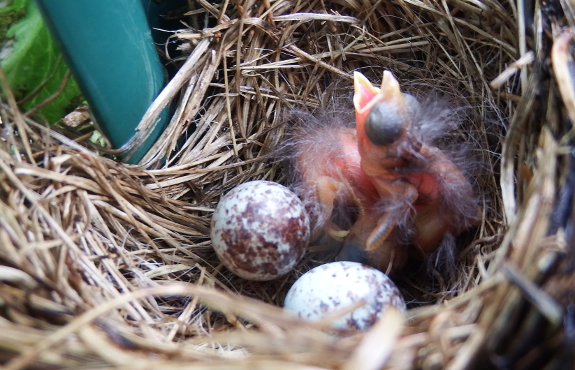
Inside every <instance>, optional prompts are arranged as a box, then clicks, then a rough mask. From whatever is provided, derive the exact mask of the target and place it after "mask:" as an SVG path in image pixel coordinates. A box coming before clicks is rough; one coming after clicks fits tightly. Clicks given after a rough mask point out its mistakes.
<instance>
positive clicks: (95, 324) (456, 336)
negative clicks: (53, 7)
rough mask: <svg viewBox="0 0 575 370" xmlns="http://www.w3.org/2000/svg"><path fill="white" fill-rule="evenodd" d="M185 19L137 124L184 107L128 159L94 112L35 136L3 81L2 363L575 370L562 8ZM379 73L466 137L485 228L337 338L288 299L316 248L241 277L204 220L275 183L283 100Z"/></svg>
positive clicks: (337, 10)
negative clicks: (266, 276) (100, 137)
mask: <svg viewBox="0 0 575 370" xmlns="http://www.w3.org/2000/svg"><path fill="white" fill-rule="evenodd" d="M181 20H182V21H183V23H182V29H181V30H180V31H178V32H175V33H174V34H173V36H172V41H175V42H178V43H179V44H180V45H181V49H182V50H184V52H185V56H184V57H179V58H176V59H175V60H173V63H174V64H176V65H178V66H179V72H178V73H177V74H176V75H175V76H174V78H173V79H172V80H171V82H170V83H169V84H168V86H167V87H166V88H165V90H164V91H163V92H162V94H160V96H159V97H158V98H157V99H156V101H155V102H154V103H153V104H152V106H151V107H150V109H149V111H148V113H147V114H146V116H145V117H144V118H143V120H142V122H141V124H140V128H141V132H142V133H145V132H146V131H147V130H148V129H149V128H150V127H152V126H153V123H154V122H155V118H156V117H157V116H158V114H159V112H160V111H161V110H162V108H163V107H164V106H165V105H166V104H168V103H170V102H171V103H172V104H173V106H175V107H176V108H177V109H176V111H175V114H174V117H173V118H172V120H171V122H170V124H169V126H168V127H167V129H166V130H165V133H164V135H163V136H162V137H161V139H160V140H158V142H157V143H156V145H155V146H154V148H153V149H152V150H151V151H150V152H149V153H148V154H147V155H146V157H145V158H144V159H143V160H142V163H141V164H140V165H137V166H136V165H125V164H122V163H119V162H116V161H114V160H113V156H112V155H118V154H120V153H121V151H120V152H118V151H111V150H109V149H106V148H102V147H98V146H96V145H95V144H94V143H92V142H90V141H89V140H87V138H88V137H90V135H91V132H90V130H93V125H81V127H78V128H76V129H71V128H66V127H63V126H62V125H60V127H47V126H46V125H45V124H43V123H42V120H41V118H38V117H35V118H34V119H32V116H33V114H32V113H33V112H28V113H27V112H21V111H19V109H18V105H17V102H16V101H15V100H14V98H13V96H12V94H11V93H10V90H9V88H8V87H7V85H6V81H5V78H2V81H1V82H2V86H3V91H4V94H3V98H2V101H1V104H0V118H1V124H0V128H1V130H0V363H1V364H2V365H3V366H4V368H5V369H10V370H15V369H62V368H70V369H72V368H73V369H95V368H101V369H104V368H109V369H230V370H239V369H290V370H304V369H306V370H308V369H309V370H311V369H318V370H319V369H364V370H371V369H381V368H385V369H452V370H454V369H472V368H478V369H488V368H498V369H528V368H534V369H543V368H545V369H560V368H566V367H571V366H572V357H573V355H572V353H573V344H574V342H573V340H574V338H575V332H574V330H575V326H574V325H575V321H574V320H575V316H574V307H575V306H573V303H574V302H573V288H574V285H573V284H574V283H575V280H574V277H573V269H574V268H575V265H574V264H573V263H574V262H575V259H574V255H573V247H574V245H573V235H572V233H573V218H572V206H571V203H572V198H573V196H572V195H573V188H574V187H575V183H574V182H575V172H574V171H575V169H574V166H575V164H574V162H573V158H572V151H573V147H572V138H573V135H574V133H573V129H572V122H575V88H574V86H575V85H574V79H573V76H574V74H573V71H574V70H575V69H574V68H573V58H572V55H573V53H572V52H571V49H570V47H571V46H570V45H571V38H572V32H573V24H574V23H573V22H574V21H575V16H574V8H573V4H572V3H570V2H568V1H555V0H554V1H549V2H544V3H540V2H535V3H533V2H527V1H523V0H518V1H517V2H514V1H507V0H501V1H500V0H394V1H375V0H365V1H359V0H358V1H355V0H348V1H324V0H316V1H310V2H303V1H302V2H300V1H295V0H294V1H288V0H266V1H261V2H259V1H247V0H246V1H242V0H238V1H235V2H229V1H227V0H226V1H222V2H217V3H214V2H208V1H205V0H197V1H190V7H189V9H187V10H186V11H185V12H184V13H183V14H182V15H181ZM184 25H185V26H184ZM384 69H389V70H391V71H392V72H393V73H394V75H395V76H396V77H397V78H398V80H399V82H400V84H401V86H402V89H404V90H406V91H410V92H413V93H414V94H416V95H417V94H429V93H431V94H436V95H433V96H442V97H444V98H447V99H448V101H449V102H450V104H454V105H456V106H457V107H459V108H461V112H463V113H462V114H461V120H462V122H461V125H460V127H459V128H458V129H457V130H455V131H454V132H453V133H451V134H450V136H449V137H448V138H447V139H446V140H450V141H452V142H467V143H470V144H471V146H472V148H473V150H472V152H473V157H474V158H475V159H474V160H475V161H476V162H477V163H478V164H479V166H478V167H477V170H476V171H475V172H474V174H473V175H474V176H473V182H474V186H475V188H476V191H477V194H479V199H480V203H481V213H482V219H481V222H480V223H479V225H478V226H477V227H476V228H474V229H472V230H470V231H469V232H467V233H465V234H464V235H462V236H461V237H460V238H459V239H458V251H459V253H458V254H457V256H456V258H455V259H454V260H453V261H452V263H451V264H450V265H449V271H445V269H443V270H442V269H441V268H440V265H441V264H425V266H420V267H413V268H411V269H407V270H406V272H405V273H403V274H402V275H401V276H399V277H398V278H397V280H396V282H397V283H398V285H399V287H400V289H401V291H402V293H403V294H404V296H405V298H406V301H407V302H408V306H409V309H408V310H407V312H406V313H405V315H403V316H401V315H399V314H398V313H397V312H392V311H389V312H388V313H386V314H384V315H383V317H382V318H381V319H380V321H379V322H378V323H377V324H376V325H375V326H374V327H373V328H372V329H371V330H369V331H367V332H364V333H356V334H353V335H349V336H344V337H341V338H340V337H337V336H334V335H332V334H330V333H329V330H327V329H328V328H329V326H330V321H329V320H324V321H320V322H318V323H308V322H302V321H300V320H299V319H296V318H294V317H292V316H290V315H287V314H285V313H284V312H283V311H282V309H281V306H282V304H283V298H284V296H285V294H286V292H287V290H288V289H289V287H290V286H291V284H292V283H293V282H294V281H295V280H296V279H297V278H298V277H299V276H301V275H302V274H303V273H304V272H306V271H307V270H309V269H310V268H312V267H314V266H316V265H318V264H320V263H322V262H325V261H322V260H321V258H320V257H321V256H323V254H322V246H321V245H314V244H312V245H311V246H310V248H309V251H308V252H307V253H306V255H305V257H304V259H303V260H302V262H301V263H299V264H298V266H297V267H296V268H295V269H294V271H293V272H291V273H290V274H288V275H287V276H285V277H283V278H281V279H277V280H274V281H270V282H254V281H247V280H244V279H241V278H239V277H237V276H235V275H233V274H232V273H230V272H229V271H227V270H226V269H225V268H224V267H223V266H222V265H221V263H220V262H219V260H218V259H217V257H216V256H215V254H214V252H213V249H212V247H211V242H210V238H209V232H210V218H211V214H212V212H213V210H214V208H215V206H216V204H217V202H218V200H219V199H220V197H221V196H222V195H223V194H224V193H226V192H227V191H229V190H230V189H231V188H233V187H234V186H236V185H238V184H240V183H243V182H245V181H249V180H254V179H266V180H273V181H278V182H280V183H286V172H285V168H284V167H283V163H282V162H280V161H277V160H274V157H273V153H274V149H275V148H277V147H278V146H279V145H281V143H282V142H284V141H285V139H286V137H287V136H288V132H290V130H291V126H290V125H291V124H292V123H291V121H290V120H289V119H287V118H286V117H288V116H289V112H293V111H295V110H297V111H309V112H311V113H318V112H321V111H324V112H325V111H335V110H337V109H340V108H341V106H340V105H339V104H344V105H345V104H346V103H345V101H347V100H348V99H349V97H350V96H351V95H350V94H351V91H352V90H351V87H352V72H353V71H361V72H362V73H364V74H365V75H366V76H367V77H368V78H369V79H370V80H371V81H373V82H374V83H377V82H379V81H381V77H382V73H383V70H384ZM346 99H347V100H346ZM342 102H344V103H342ZM133 144H134V145H137V140H136V142H134V143H133ZM131 149H133V147H128V148H124V152H129V151H130V150H131ZM437 266H439V267H437ZM436 267H437V268H436ZM332 319H333V318H332Z"/></svg>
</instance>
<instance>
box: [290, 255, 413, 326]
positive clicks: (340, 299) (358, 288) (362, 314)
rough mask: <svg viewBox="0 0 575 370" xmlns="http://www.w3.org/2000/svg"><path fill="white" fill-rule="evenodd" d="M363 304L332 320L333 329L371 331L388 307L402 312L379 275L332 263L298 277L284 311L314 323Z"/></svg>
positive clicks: (402, 305) (390, 284) (401, 303)
mask: <svg viewBox="0 0 575 370" xmlns="http://www.w3.org/2000/svg"><path fill="white" fill-rule="evenodd" d="M361 300H365V304H364V305H363V306H361V307H359V308H357V309H355V310H354V311H352V312H350V313H347V314H346V315H344V316H342V317H340V318H338V319H336V320H335V321H334V322H333V328H334V329H338V330H346V331H356V330H366V329H368V328H369V327H371V326H372V325H373V324H374V323H375V322H376V321H377V319H379V317H380V316H381V314H382V313H383V312H384V311H385V309H386V308H388V307H395V308H396V309H398V310H400V311H402V312H403V311H405V301H404V300H403V297H402V296H401V293H400V292H399V290H398V289H397V287H396V286H395V284H394V283H393V281H391V279H390V278H389V277H388V276H387V275H385V274H384V273H383V272H381V271H379V270H376V269H374V268H372V267H369V266H365V265H362V264H360V263H357V262H347V261H341V262H332V263H327V264H324V265H321V266H318V267H316V268H314V269H311V270H310V271H308V272H306V273H305V274H304V275H302V276H301V277H300V278H299V279H298V280H297V281H296V282H295V283H294V285H292V287H291V288H290V290H289V291H288V293H287V296H286V298H285V302H284V309H285V310H286V311H290V312H292V313H295V314H296V315H297V316H299V317H301V318H303V319H307V320H311V321H317V320H320V319H322V318H323V317H325V316H326V315H327V314H330V313H333V312H337V311H341V310H343V309H345V308H347V307H350V306H352V305H353V304H356V303H358V302H360V301H361Z"/></svg>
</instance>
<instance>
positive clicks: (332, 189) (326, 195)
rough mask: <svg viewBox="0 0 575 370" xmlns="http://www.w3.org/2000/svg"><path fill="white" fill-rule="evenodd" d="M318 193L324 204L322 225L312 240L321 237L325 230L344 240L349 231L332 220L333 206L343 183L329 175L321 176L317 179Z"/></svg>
mask: <svg viewBox="0 0 575 370" xmlns="http://www.w3.org/2000/svg"><path fill="white" fill-rule="evenodd" d="M315 185H316V194H317V197H318V200H319V203H320V204H321V205H322V215H321V220H322V223H323V225H322V227H321V228H317V230H315V232H314V235H313V236H312V240H315V239H317V238H318V237H319V235H320V233H321V231H322V230H323V231H324V232H325V233H326V234H327V235H329V236H331V237H332V238H334V239H336V240H342V239H343V238H345V237H346V236H347V234H348V233H349V231H347V230H342V229H340V228H339V227H338V226H337V225H336V224H334V223H333V222H332V221H331V216H332V214H333V207H334V204H335V202H336V200H337V197H338V194H339V192H340V191H341V190H342V186H343V185H342V183H341V182H340V181H338V180H336V179H334V178H332V177H329V176H320V177H318V178H317V179H316V180H315Z"/></svg>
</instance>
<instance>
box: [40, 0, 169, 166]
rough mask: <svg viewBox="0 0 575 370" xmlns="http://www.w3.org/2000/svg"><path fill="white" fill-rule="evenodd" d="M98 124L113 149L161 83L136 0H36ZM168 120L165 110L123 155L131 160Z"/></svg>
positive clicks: (128, 134) (135, 159)
mask: <svg viewBox="0 0 575 370" xmlns="http://www.w3.org/2000/svg"><path fill="white" fill-rule="evenodd" d="M36 2H37V3H38V5H39V7H40V9H41V10H42V13H43V15H44V18H45V20H46V23H47V24H48V27H49V28H50V29H51V31H52V33H53V35H54V36H55V38H56V40H57V42H58V43H59V44H60V45H61V49H62V52H63V54H64V56H65V57H66V59H67V61H68V64H69V65H70V69H71V70H72V73H73V74H74V77H75V78H76V80H77V81H78V84H79V85H80V88H81V89H82V91H83V93H84V95H85V96H86V99H87V100H88V103H89V104H90V107H91V109H92V112H93V114H94V116H95V119H96V121H97V122H98V124H99V126H100V127H101V128H102V130H103V131H104V133H105V135H106V136H107V137H108V138H109V139H110V141H111V143H112V145H113V146H114V147H115V148H119V147H121V146H122V145H124V144H125V143H126V142H128V141H129V140H130V138H132V136H133V135H134V134H135V128H136V126H137V125H138V123H139V122H140V120H141V119H142V117H143V116H144V113H145V112H146V110H147V109H148V107H149V106H150V104H151V102H152V101H153V100H154V99H155V98H156V96H157V95H158V94H159V92H160V91H161V89H162V88H163V86H164V85H165V82H166V81H165V74H164V70H163V68H162V65H161V63H160V59H159V56H158V53H157V52H156V49H155V46H154V42H153V40H152V36H151V30H150V27H149V25H148V21H147V18H146V14H145V13H144V9H143V6H142V5H143V4H142V0H97V1H94V0H36ZM167 121H168V113H167V109H166V110H165V111H164V113H163V114H162V120H161V122H159V123H158V124H157V125H156V127H155V129H154V131H153V132H152V133H151V134H150V136H149V137H148V139H147V140H146V141H145V142H144V143H143V145H141V146H140V148H139V149H138V150H137V151H136V152H135V153H134V155H132V157H130V158H129V159H128V161H127V162H129V163H137V162H138V161H139V160H140V159H141V158H142V157H143V156H144V154H145V153H146V152H147V150H148V149H149V148H150V147H151V146H152V145H153V144H154V142H155V141H156V139H157V138H158V136H159V135H160V134H161V133H162V131H163V129H164V128H165V125H166V124H167Z"/></svg>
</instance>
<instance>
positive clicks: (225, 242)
mask: <svg viewBox="0 0 575 370" xmlns="http://www.w3.org/2000/svg"><path fill="white" fill-rule="evenodd" d="M309 237H310V226H309V218H308V216H307V213H306V211H305V209H304V206H303V203H302V202H301V201H300V200H299V198H298V197H297V196H296V195H295V194H294V193H293V192H292V191H290V190H289V189H288V188H286V187H285V186H283V185H280V184H278V183H275V182H271V181H262V180H257V181H250V182H246V183H243V184H241V185H238V186H236V187H235V188H233V189H232V190H231V191H230V192H229V193H227V194H226V195H225V196H224V197H222V199H221V200H220V202H219V203H218V205H217V207H216V209H215V212H214V215H213V216H212V229H211V239H212V244H213V246H214V250H215V251H216V254H217V255H218V257H219V258H220V260H221V261H222V263H223V264H224V265H225V266H226V267H227V268H228V269H229V270H230V271H232V272H233V273H235V274H236V275H239V276H241V277H243V278H245V279H249V280H272V279H276V278H278V277H280V276H282V275H285V274H287V273H288V272H290V271H291V270H292V269H293V268H294V267H295V265H296V264H297V263H298V262H299V261H300V260H301V258H302V256H303V253H304V251H305V248H306V247H307V244H308V242H309Z"/></svg>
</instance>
